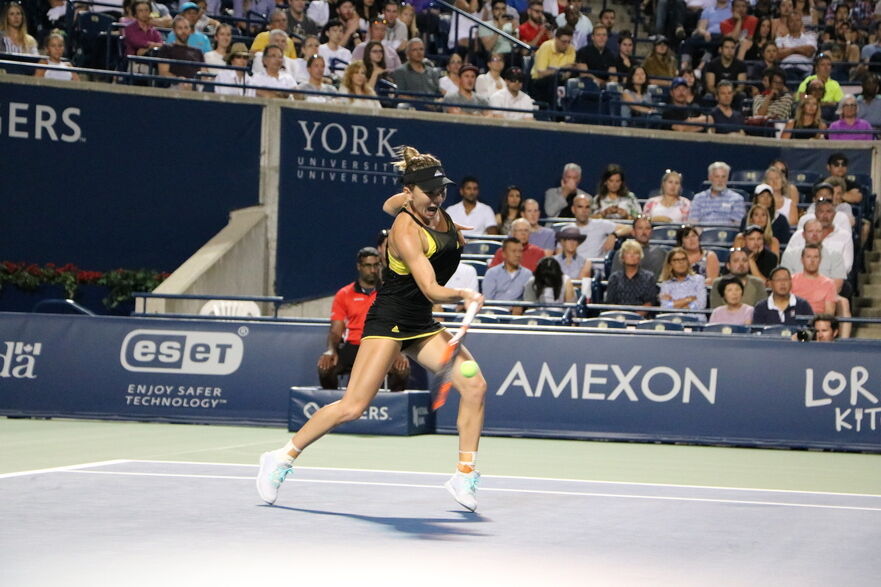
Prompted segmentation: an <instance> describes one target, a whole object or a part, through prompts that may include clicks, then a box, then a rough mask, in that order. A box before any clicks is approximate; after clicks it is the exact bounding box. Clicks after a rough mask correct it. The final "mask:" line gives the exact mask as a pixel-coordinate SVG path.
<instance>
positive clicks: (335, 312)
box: [318, 247, 410, 391]
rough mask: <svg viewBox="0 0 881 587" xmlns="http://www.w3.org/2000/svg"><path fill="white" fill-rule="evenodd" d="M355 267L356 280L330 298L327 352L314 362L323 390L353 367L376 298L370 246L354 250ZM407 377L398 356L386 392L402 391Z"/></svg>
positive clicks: (376, 269) (376, 271) (375, 263)
mask: <svg viewBox="0 0 881 587" xmlns="http://www.w3.org/2000/svg"><path fill="white" fill-rule="evenodd" d="M356 267H357V269H358V279H357V280H355V281H353V282H352V283H350V284H349V285H347V286H345V287H343V288H341V289H340V290H339V291H338V292H337V293H336V295H335V296H334V298H333V306H332V307H331V311H330V331H329V332H328V333H327V350H326V351H324V353H322V355H321V357H319V359H318V379H319V381H320V382H321V387H323V388H324V389H337V387H339V378H340V375H345V374H347V373H350V372H351V370H352V365H354V364H355V356H356V355H357V354H358V347H359V346H360V345H361V333H362V332H364V320H365V318H367V310H369V309H370V306H371V305H372V304H373V300H375V299H376V288H377V287H378V286H379V284H380V277H379V276H380V270H381V268H382V263H380V260H379V251H377V250H376V249H374V248H373V247H364V248H363V249H361V250H360V251H358V262H357V264H356ZM409 378H410V362H409V360H408V359H407V357H405V356H404V355H403V354H400V353H399V354H398V357H397V358H396V359H395V361H394V362H393V363H392V367H391V369H390V370H389V372H388V386H389V389H391V390H392V391H403V390H404V389H405V388H406V387H407V380H408V379H409Z"/></svg>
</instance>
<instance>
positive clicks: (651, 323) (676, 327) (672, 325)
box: [636, 320, 685, 332]
mask: <svg viewBox="0 0 881 587" xmlns="http://www.w3.org/2000/svg"><path fill="white" fill-rule="evenodd" d="M636 328H637V329H638V330H657V331H667V332H682V331H683V330H685V326H683V325H682V323H681V322H671V321H669V320H643V321H642V322H639V323H638V324H637V325H636Z"/></svg>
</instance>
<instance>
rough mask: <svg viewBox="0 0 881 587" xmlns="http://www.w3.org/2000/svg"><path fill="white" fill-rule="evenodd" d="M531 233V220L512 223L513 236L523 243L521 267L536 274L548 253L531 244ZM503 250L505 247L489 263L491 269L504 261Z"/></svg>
mask: <svg viewBox="0 0 881 587" xmlns="http://www.w3.org/2000/svg"><path fill="white" fill-rule="evenodd" d="M530 233H531V227H530V224H529V220H527V219H525V218H518V219H516V220H515V221H514V222H512V223H511V236H513V237H514V238H516V239H517V240H518V241H520V242H521V243H523V256H522V257H521V258H520V265H521V266H522V267H526V268H527V269H529V270H530V271H532V272H535V267H536V266H537V265H538V262H539V261H541V260H542V259H544V258H545V257H546V256H547V253H546V252H545V250H544V249H543V248H541V247H538V246H536V245H533V244H531V243H530V242H529V234H530ZM503 248H504V247H501V248H499V249H496V253H495V255H493V258H492V260H491V261H490V262H489V266H490V267H495V266H496V265H498V264H499V263H501V262H502V261H503V260H504V259H503V258H502V252H503V251H502V249H503Z"/></svg>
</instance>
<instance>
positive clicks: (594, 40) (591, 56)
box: [575, 24, 618, 87]
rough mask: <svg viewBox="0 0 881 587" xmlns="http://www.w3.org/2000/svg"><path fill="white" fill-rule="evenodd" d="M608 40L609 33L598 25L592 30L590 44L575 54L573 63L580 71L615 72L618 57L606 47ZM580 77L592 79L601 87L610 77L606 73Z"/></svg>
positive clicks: (586, 74)
mask: <svg viewBox="0 0 881 587" xmlns="http://www.w3.org/2000/svg"><path fill="white" fill-rule="evenodd" d="M608 38H609V31H608V29H606V27H605V26H603V25H601V24H598V25H596V26H595V27H594V28H593V33H592V34H591V42H590V43H588V44H587V45H585V46H584V47H582V48H581V49H579V50H578V52H577V53H576V54H575V63H577V64H578V65H579V68H580V69H586V70H589V71H597V72H599V71H606V72H609V73H615V72H616V71H617V70H616V67H617V64H618V56H617V55H615V54H614V53H613V52H612V51H610V50H609V48H608V47H606V41H607V40H608ZM582 76H584V77H589V78H591V79H593V80H594V81H595V82H596V83H597V85H599V86H601V87H602V86H605V85H606V82H607V81H609V77H610V76H609V74H608V73H583V74H582ZM613 81H614V80H613Z"/></svg>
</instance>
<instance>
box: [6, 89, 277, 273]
mask: <svg viewBox="0 0 881 587" xmlns="http://www.w3.org/2000/svg"><path fill="white" fill-rule="evenodd" d="M261 110H262V107H261V106H259V105H253V106H252V105H242V104H222V103H215V102H203V101H196V100H180V99H173V98H151V97H145V96H129V95H121V94H112V93H107V92H98V91H93V92H84V91H78V90H68V89H56V88H49V87H33V86H21V85H16V84H11V83H3V82H0V166H2V169H3V180H2V182H0V205H2V210H3V213H2V214H0V257H2V258H4V259H10V260H14V261H18V260H22V261H30V262H37V263H44V262H54V263H59V264H61V263H66V262H73V263H76V264H77V265H79V266H80V267H83V268H86V269H95V270H108V269H113V268H116V267H126V268H138V267H148V268H153V269H161V270H166V271H171V270H173V269H174V268H175V267H177V266H178V265H179V264H181V263H182V262H183V261H185V260H186V259H187V258H188V257H189V256H190V255H192V254H193V252H195V251H196V250H197V249H198V248H199V247H200V246H201V245H203V244H204V243H205V242H206V241H207V240H208V239H210V238H211V237H212V236H213V235H214V234H216V233H217V231H219V230H220V229H221V228H223V227H224V226H225V225H226V222H227V219H228V216H229V212H230V211H231V210H235V209H237V208H243V207H246V206H252V205H255V204H257V203H258V201H259V198H258V189H259V163H260V118H261ZM53 118H54V119H55V122H54V124H49V123H48V122H49V121H50V120H52V119H53ZM38 120H42V121H45V122H46V124H45V125H42V128H39V129H38V126H41V125H38Z"/></svg>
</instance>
